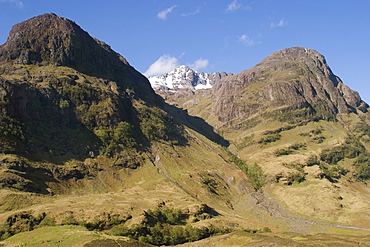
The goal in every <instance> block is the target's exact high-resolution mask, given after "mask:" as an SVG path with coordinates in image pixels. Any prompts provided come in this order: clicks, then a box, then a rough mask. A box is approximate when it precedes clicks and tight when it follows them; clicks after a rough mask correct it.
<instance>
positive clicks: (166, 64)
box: [144, 54, 180, 77]
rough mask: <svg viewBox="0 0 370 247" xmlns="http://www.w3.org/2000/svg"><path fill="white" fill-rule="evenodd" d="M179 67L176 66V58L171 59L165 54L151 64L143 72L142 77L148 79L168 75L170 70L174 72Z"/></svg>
mask: <svg viewBox="0 0 370 247" xmlns="http://www.w3.org/2000/svg"><path fill="white" fill-rule="evenodd" d="M179 66H180V65H179V64H178V59H177V58H176V57H171V56H170V55H169V54H165V55H163V56H161V57H160V58H159V59H158V60H157V61H155V62H154V63H153V64H151V65H150V66H149V68H148V70H147V71H145V73H144V75H145V76H147V77H149V76H154V75H160V74H164V73H168V72H170V71H171V70H174V69H176V68H177V67H179Z"/></svg>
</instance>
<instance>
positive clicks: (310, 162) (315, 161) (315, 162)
mask: <svg viewBox="0 0 370 247" xmlns="http://www.w3.org/2000/svg"><path fill="white" fill-rule="evenodd" d="M306 164H307V166H314V165H318V166H319V165H320V161H319V159H318V158H317V156H316V155H312V156H310V157H309V158H308V160H307V162H306Z"/></svg>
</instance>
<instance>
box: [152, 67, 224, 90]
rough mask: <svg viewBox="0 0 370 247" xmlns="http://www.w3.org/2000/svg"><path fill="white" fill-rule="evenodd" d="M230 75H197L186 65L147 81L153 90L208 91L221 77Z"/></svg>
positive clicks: (222, 73)
mask: <svg viewBox="0 0 370 247" xmlns="http://www.w3.org/2000/svg"><path fill="white" fill-rule="evenodd" d="M228 75H231V73H225V72H221V73H198V72H197V71H195V70H192V69H191V68H189V67H188V66H186V65H181V66H180V67H178V68H176V69H174V70H172V71H171V72H168V73H165V74H162V75H157V76H152V77H149V78H148V80H149V82H150V84H151V85H152V88H153V89H154V90H162V91H167V90H178V89H191V90H198V89H208V88H212V86H213V84H214V83H215V82H216V81H218V80H220V79H221V78H222V77H225V76H228Z"/></svg>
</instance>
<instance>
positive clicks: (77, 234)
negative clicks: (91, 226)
mask: <svg viewBox="0 0 370 247" xmlns="http://www.w3.org/2000/svg"><path fill="white" fill-rule="evenodd" d="M98 240H105V241H107V242H109V243H110V242H112V241H109V240H113V241H114V242H115V243H116V245H112V246H128V247H129V246H132V247H135V246H136V247H145V246H151V245H146V244H143V243H140V242H137V241H135V240H131V239H128V238H124V237H114V236H109V235H106V234H102V233H99V232H93V231H88V230H87V229H86V228H84V227H81V226H58V227H42V228H39V229H36V230H34V231H31V232H24V233H20V234H17V235H15V236H13V237H11V238H9V239H7V240H6V241H3V242H0V246H35V247H36V246H40V247H49V246H58V247H64V246H66V247H67V246H68V247H69V246H75V247H78V246H85V244H88V243H94V241H98ZM91 246H94V245H91ZM96 246H102V245H96ZM104 246H109V245H104Z"/></svg>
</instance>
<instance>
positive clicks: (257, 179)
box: [247, 163, 266, 191]
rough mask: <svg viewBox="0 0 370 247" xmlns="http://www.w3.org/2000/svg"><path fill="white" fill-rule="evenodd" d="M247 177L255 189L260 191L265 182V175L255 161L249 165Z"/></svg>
mask: <svg viewBox="0 0 370 247" xmlns="http://www.w3.org/2000/svg"><path fill="white" fill-rule="evenodd" d="M247 175H248V177H249V178H250V180H251V183H252V186H253V188H254V189H255V190H256V191H260V190H261V189H262V187H263V186H264V185H265V184H266V181H265V175H264V174H263V171H262V168H261V167H260V166H259V165H257V164H256V163H255V164H254V165H253V166H251V167H249V169H248V172H247Z"/></svg>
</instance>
